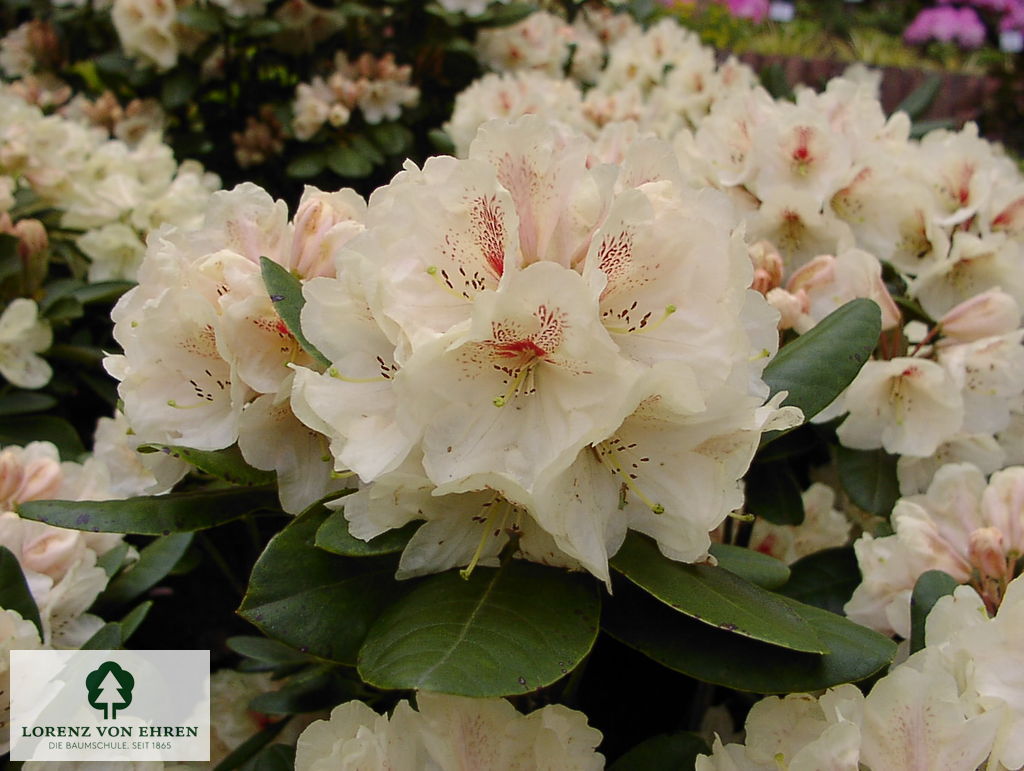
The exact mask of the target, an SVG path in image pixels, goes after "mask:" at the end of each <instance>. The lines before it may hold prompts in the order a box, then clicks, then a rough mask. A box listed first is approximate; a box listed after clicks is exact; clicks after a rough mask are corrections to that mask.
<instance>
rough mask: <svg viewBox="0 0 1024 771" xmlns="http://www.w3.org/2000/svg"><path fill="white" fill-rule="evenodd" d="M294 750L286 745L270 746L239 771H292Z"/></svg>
mask: <svg viewBox="0 0 1024 771" xmlns="http://www.w3.org/2000/svg"><path fill="white" fill-rule="evenodd" d="M294 768H295V748H294V747H291V746H289V745H287V744H271V745H270V746H269V747H264V748H263V749H262V750H261V751H260V752H259V753H258V754H257V755H256V756H255V757H253V758H252V759H251V760H249V761H248V762H247V763H246V764H245V765H243V766H242V768H241V771H293V769H294Z"/></svg>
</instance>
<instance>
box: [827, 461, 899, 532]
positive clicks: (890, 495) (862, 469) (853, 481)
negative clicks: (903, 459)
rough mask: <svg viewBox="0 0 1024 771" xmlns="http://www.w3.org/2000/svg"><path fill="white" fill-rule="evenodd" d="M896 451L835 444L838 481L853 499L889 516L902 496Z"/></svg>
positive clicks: (875, 511) (881, 515) (863, 505)
mask: <svg viewBox="0 0 1024 771" xmlns="http://www.w3.org/2000/svg"><path fill="white" fill-rule="evenodd" d="M897 460H898V459H897V457H896V456H895V455H890V454H889V453H887V452H886V451H885V450H882V449H878V450H851V449H848V448H846V447H843V446H842V445H840V446H839V447H837V448H836V467H837V470H838V471H839V482H840V483H841V484H842V486H843V490H844V491H845V492H846V494H847V495H849V496H850V500H851V501H853V502H854V503H855V504H856V505H857V506H859V507H860V508H862V509H864V511H866V512H868V513H869V514H874V515H876V516H879V517H884V518H885V519H888V518H889V515H890V514H892V507H893V506H895V505H896V500H897V499H898V498H899V497H900V481H899V478H898V477H897V475H896V461H897Z"/></svg>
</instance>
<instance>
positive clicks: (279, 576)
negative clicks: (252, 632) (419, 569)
mask: <svg viewBox="0 0 1024 771" xmlns="http://www.w3.org/2000/svg"><path fill="white" fill-rule="evenodd" d="M328 514H329V512H328V511H327V510H326V509H325V508H323V507H319V508H315V509H312V510H310V511H307V512H306V513H305V514H302V515H301V516H299V517H298V518H297V519H295V521H293V522H292V523H291V524H289V525H288V526H287V527H286V528H285V529H284V530H282V531H281V532H280V533H278V534H277V535H276V536H274V537H273V539H271V541H270V543H269V544H267V548H266V549H265V550H264V551H263V554H261V555H260V558H259V560H257V562H256V566H255V567H254V568H253V570H252V577H251V578H250V580H249V588H248V591H247V592H246V594H245V598H244V599H243V600H242V605H241V607H240V608H239V609H238V612H239V614H240V615H241V616H242V617H243V618H244V619H245V620H247V621H249V622H250V623H252V624H254V625H255V626H257V627H258V628H259V629H260V630H261V631H262V632H264V633H265V634H267V635H268V636H270V637H273V638H274V639H276V640H280V641H281V642H283V643H287V644H288V645H290V646H292V647H293V648H297V649H298V650H299V651H301V652H303V653H307V652H308V653H310V654H312V655H314V656H318V657H320V658H323V659H328V660H331V661H339V662H341V663H344V664H354V663H355V660H356V654H357V652H358V650H359V646H360V645H361V644H362V642H363V639H364V638H365V637H366V632H367V630H368V629H369V628H370V624H372V623H373V621H374V620H375V619H376V618H377V616H378V615H379V614H380V612H381V610H382V609H383V608H384V607H385V606H386V605H387V604H388V603H389V602H390V601H391V600H392V599H393V598H394V596H395V594H396V593H397V592H398V591H399V590H400V589H401V588H402V587H401V586H399V585H397V584H396V582H395V581H394V580H393V579H392V575H393V573H394V566H393V565H391V564H387V565H382V564H380V563H379V562H377V561H373V560H351V559H345V558H343V557H337V556H335V555H333V554H328V553H327V552H325V551H323V550H322V549H317V548H316V546H315V545H314V541H315V539H316V531H317V530H318V529H319V527H320V525H321V524H322V523H323V521H324V520H325V519H326V518H327V516H328Z"/></svg>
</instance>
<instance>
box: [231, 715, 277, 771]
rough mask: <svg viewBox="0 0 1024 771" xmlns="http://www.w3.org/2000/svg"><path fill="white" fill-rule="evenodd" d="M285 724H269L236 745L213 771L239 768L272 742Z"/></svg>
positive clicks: (232, 770)
mask: <svg viewBox="0 0 1024 771" xmlns="http://www.w3.org/2000/svg"><path fill="white" fill-rule="evenodd" d="M287 724H288V721H287V720H278V721H277V722H274V723H270V724H269V725H267V726H266V727H265V728H264V729H263V730H261V731H259V732H258V733H255V734H253V735H252V736H250V737H249V738H248V739H246V740H245V741H244V742H242V743H241V744H240V745H238V747H236V748H235V749H234V750H233V751H232V752H231V753H230V754H229V755H228V756H227V757H226V758H224V760H222V761H221V762H220V763H218V764H217V765H216V766H214V767H213V771H234V769H236V768H238V767H239V766H241V765H242V764H243V763H245V762H246V761H248V760H249V759H250V758H252V757H253V756H254V755H256V754H257V753H258V752H259V751H260V750H262V749H263V748H264V747H266V746H267V745H268V744H270V743H271V742H272V741H274V739H276V738H277V735H278V734H279V733H281V729H282V728H284V727H285V726H286V725H287Z"/></svg>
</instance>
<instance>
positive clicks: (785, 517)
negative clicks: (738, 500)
mask: <svg viewBox="0 0 1024 771" xmlns="http://www.w3.org/2000/svg"><path fill="white" fill-rule="evenodd" d="M746 509H747V511H749V512H750V513H751V514H754V515H756V516H758V517H763V518H764V519H767V520H768V521H769V522H774V523H775V524H776V525H799V524H801V523H802V522H803V521H804V499H803V497H802V496H801V494H800V483H799V482H798V481H797V480H796V477H795V476H794V475H793V470H792V469H791V468H790V466H789V464H788V463H782V462H778V463H756V464H754V465H752V466H751V467H750V471H749V472H748V473H747V478H746Z"/></svg>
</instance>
